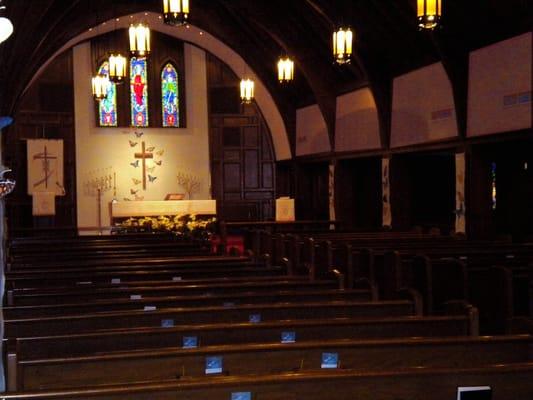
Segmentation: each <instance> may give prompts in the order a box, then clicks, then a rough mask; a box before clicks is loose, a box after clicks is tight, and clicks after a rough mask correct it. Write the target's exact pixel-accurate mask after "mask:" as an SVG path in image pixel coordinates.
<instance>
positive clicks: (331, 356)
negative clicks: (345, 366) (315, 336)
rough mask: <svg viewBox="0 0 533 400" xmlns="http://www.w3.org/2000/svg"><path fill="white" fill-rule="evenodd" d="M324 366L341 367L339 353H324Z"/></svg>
mask: <svg viewBox="0 0 533 400" xmlns="http://www.w3.org/2000/svg"><path fill="white" fill-rule="evenodd" d="M322 368H339V353H322Z"/></svg>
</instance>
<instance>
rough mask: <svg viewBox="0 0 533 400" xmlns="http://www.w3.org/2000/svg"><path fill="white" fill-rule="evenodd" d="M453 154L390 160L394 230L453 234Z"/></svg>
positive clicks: (415, 155)
mask: <svg viewBox="0 0 533 400" xmlns="http://www.w3.org/2000/svg"><path fill="white" fill-rule="evenodd" d="M454 154H455V153H454V152H453V151H450V152H441V153H413V154H402V155H394V156H393V157H392V159H391V166H390V174H391V200H392V203H391V204H392V212H393V219H392V222H393V227H394V228H395V229H400V230H405V229H411V228H413V227H414V226H420V227H422V228H424V229H426V230H427V229H428V228H430V227H438V228H440V229H441V231H442V232H444V233H447V232H449V231H450V230H452V228H453V225H454V221H455V215H454V210H455V161H454V160H455V159H454V157H455V155H454Z"/></svg>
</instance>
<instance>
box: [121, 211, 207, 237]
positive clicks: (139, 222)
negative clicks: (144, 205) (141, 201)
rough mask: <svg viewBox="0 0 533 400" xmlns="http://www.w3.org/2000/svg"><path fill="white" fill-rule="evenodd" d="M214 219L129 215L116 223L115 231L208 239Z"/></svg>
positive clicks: (193, 216) (192, 216)
mask: <svg viewBox="0 0 533 400" xmlns="http://www.w3.org/2000/svg"><path fill="white" fill-rule="evenodd" d="M216 220H217V219H216V218H215V217H203V216H201V215H196V214H179V215H175V216H166V215H160V216H158V217H138V218H135V217H131V218H128V219H127V220H125V221H123V222H121V223H119V224H118V225H117V228H118V229H117V231H118V232H117V233H171V234H174V235H176V236H181V237H184V238H196V239H209V237H210V236H211V235H212V234H213V233H214V231H215V228H216Z"/></svg>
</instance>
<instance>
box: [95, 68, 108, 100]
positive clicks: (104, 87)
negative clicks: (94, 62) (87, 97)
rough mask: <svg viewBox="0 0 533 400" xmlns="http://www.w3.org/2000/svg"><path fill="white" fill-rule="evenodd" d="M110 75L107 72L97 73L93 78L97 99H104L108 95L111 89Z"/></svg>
mask: <svg viewBox="0 0 533 400" xmlns="http://www.w3.org/2000/svg"><path fill="white" fill-rule="evenodd" d="M109 85H110V82H109V77H108V76H107V75H105V74H97V75H96V76H94V77H93V79H92V88H93V96H94V99H95V100H96V101H100V100H103V99H105V98H106V97H107V91H108V89H109Z"/></svg>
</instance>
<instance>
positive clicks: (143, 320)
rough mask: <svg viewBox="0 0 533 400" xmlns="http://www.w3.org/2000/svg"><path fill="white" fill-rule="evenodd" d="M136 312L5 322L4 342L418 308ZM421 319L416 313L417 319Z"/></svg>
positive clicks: (360, 305) (343, 305)
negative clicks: (170, 324) (169, 322)
mask: <svg viewBox="0 0 533 400" xmlns="http://www.w3.org/2000/svg"><path fill="white" fill-rule="evenodd" d="M148 307H149V308H148V309H147V310H144V311H143V310H140V311H136V310H134V311H113V312H109V311H101V312H95V313H93V314H82V315H80V314H77V315H60V316H50V317H40V318H35V317H30V318H23V319H5V320H4V334H5V336H6V337H8V338H15V337H29V336H36V335H65V334H71V333H83V332H93V331H101V330H112V329H124V328H144V327H159V326H161V324H162V321H164V320H172V321H173V323H174V324H175V325H176V326H181V325H186V324H194V323H199V322H201V323H205V324H215V323H221V322H225V321H233V322H235V323H239V322H248V321H249V320H251V319H252V318H254V317H258V321H257V322H267V321H277V320H306V319H331V318H369V317H371V318H378V317H393V316H409V315H417V311H421V306H420V305H418V307H417V305H416V304H415V303H414V302H412V301H404V300H400V301H387V302H357V301H356V302H351V301H342V302H340V301H339V302H331V301H325V302H305V303H294V304H290V303H281V304H280V303H278V304H241V305H227V306H222V305H220V306H211V307H190V308H165V309H160V310H158V309H155V310H154V309H153V308H152V307H153V306H148ZM418 315H420V313H419V314H418Z"/></svg>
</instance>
